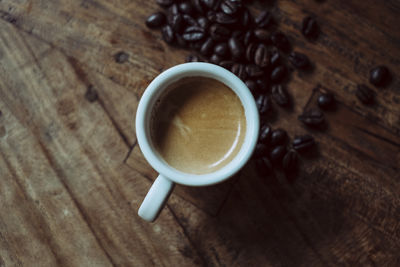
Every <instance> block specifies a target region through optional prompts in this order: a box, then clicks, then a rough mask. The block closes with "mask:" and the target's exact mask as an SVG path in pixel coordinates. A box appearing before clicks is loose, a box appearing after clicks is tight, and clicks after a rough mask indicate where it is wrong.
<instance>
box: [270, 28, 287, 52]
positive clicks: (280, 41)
mask: <svg viewBox="0 0 400 267" xmlns="http://www.w3.org/2000/svg"><path fill="white" fill-rule="evenodd" d="M271 41H272V43H273V44H274V45H275V46H276V47H277V48H278V49H279V50H281V51H283V52H289V51H290V48H291V45H290V42H289V39H288V38H287V37H286V35H285V34H283V33H282V32H274V33H272V35H271Z"/></svg>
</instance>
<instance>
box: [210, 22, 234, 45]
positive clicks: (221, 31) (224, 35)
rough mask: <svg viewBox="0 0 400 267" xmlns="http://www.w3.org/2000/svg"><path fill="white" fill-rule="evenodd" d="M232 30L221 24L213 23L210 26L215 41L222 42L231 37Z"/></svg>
mask: <svg viewBox="0 0 400 267" xmlns="http://www.w3.org/2000/svg"><path fill="white" fill-rule="evenodd" d="M230 33H231V31H230V30H229V29H228V28H226V27H224V26H221V25H219V24H213V25H211V27H210V35H211V38H213V39H214V40H215V41H217V42H220V41H225V40H227V39H228V38H229V35H230Z"/></svg>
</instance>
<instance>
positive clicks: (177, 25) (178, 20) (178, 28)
mask: <svg viewBox="0 0 400 267" xmlns="http://www.w3.org/2000/svg"><path fill="white" fill-rule="evenodd" d="M169 18H170V19H169V21H168V23H169V25H171V28H172V30H173V31H174V32H177V33H181V32H182V31H183V26H184V21H183V16H182V15H181V14H177V15H173V16H170V17H169Z"/></svg>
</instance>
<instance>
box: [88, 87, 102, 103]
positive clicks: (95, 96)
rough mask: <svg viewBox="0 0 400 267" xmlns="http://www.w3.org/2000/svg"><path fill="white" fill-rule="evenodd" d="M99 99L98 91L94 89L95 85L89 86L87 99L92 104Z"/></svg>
mask: <svg viewBox="0 0 400 267" xmlns="http://www.w3.org/2000/svg"><path fill="white" fill-rule="evenodd" d="M98 98H99V95H98V94H97V91H96V89H95V88H94V87H93V85H89V86H88V87H87V89H86V93H85V99H86V100H87V101H89V102H90V103H93V102H95V101H96V100H97V99H98Z"/></svg>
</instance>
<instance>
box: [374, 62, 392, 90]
mask: <svg viewBox="0 0 400 267" xmlns="http://www.w3.org/2000/svg"><path fill="white" fill-rule="evenodd" d="M390 80H391V74H390V71H389V69H388V68H387V67H385V66H378V67H375V68H373V69H372V70H371V71H370V73H369V82H370V83H371V84H373V85H375V86H386V85H387V84H388V83H389V82H390Z"/></svg>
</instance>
